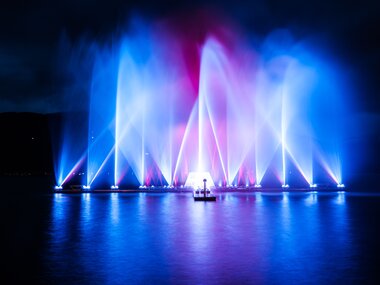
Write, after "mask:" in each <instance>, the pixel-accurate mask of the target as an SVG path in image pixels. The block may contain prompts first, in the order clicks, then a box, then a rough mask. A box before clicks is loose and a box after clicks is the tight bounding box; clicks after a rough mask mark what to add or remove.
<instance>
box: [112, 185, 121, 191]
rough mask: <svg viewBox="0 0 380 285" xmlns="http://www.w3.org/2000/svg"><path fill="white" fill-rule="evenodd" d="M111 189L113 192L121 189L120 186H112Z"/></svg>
mask: <svg viewBox="0 0 380 285" xmlns="http://www.w3.org/2000/svg"><path fill="white" fill-rule="evenodd" d="M111 189H112V190H117V189H119V186H117V185H112V186H111Z"/></svg>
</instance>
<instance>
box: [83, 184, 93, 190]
mask: <svg viewBox="0 0 380 285" xmlns="http://www.w3.org/2000/svg"><path fill="white" fill-rule="evenodd" d="M82 188H83V190H90V189H91V186H90V185H83V186H82Z"/></svg>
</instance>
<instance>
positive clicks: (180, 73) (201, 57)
mask: <svg viewBox="0 0 380 285" xmlns="http://www.w3.org/2000/svg"><path fill="white" fill-rule="evenodd" d="M284 39H285V42H287V44H285V45H284ZM191 44H193V45H194V46H199V44H200V43H199V42H196V41H194V42H193V43H190V45H191ZM186 45H189V42H188V41H187V42H184V41H183V40H182V39H180V38H177V37H176V35H175V33H173V34H171V33H170V30H169V29H168V30H167V31H165V33H164V35H163V34H162V32H161V31H160V32H158V31H156V30H154V29H147V27H145V26H144V25H141V27H140V26H139V27H138V28H137V29H135V30H134V31H133V32H129V33H126V34H123V35H122V36H120V37H119V38H117V39H114V38H113V39H112V45H110V46H103V47H97V48H94V49H93V64H92V65H91V67H92V72H91V76H90V78H91V79H90V82H89V83H88V86H89V87H88V89H87V91H86V92H87V95H88V100H89V104H88V105H89V108H88V121H86V122H85V123H84V122H83V121H82V122H81V124H83V125H85V126H86V127H88V132H87V133H86V134H84V135H83V136H82V137H80V138H79V137H78V136H76V139H75V140H74V139H69V137H70V136H73V133H74V132H73V131H72V128H64V129H62V130H63V131H64V133H63V134H62V136H63V137H65V138H66V139H65V140H62V141H61V144H58V145H57V146H56V149H59V151H57V158H56V160H57V163H56V165H57V166H56V173H57V187H65V186H66V185H69V184H72V183H73V182H71V181H72V180H75V179H76V180H77V181H78V180H80V183H81V184H82V185H84V186H85V187H86V189H87V190H90V189H94V188H104V187H108V188H109V187H111V188H112V189H113V190H118V189H119V187H124V188H125V187H141V188H146V187H151V186H153V185H154V186H156V187H166V188H167V187H170V188H173V187H181V186H182V187H183V185H185V186H194V185H197V183H201V182H199V181H198V182H194V181H193V180H194V177H198V176H199V179H198V180H200V181H202V180H203V179H204V178H206V179H207V180H208V181H209V185H215V186H216V187H231V188H234V187H248V188H250V187H252V188H260V187H261V186H262V185H263V186H267V187H277V188H281V186H282V187H283V188H287V187H289V186H291V187H312V188H315V187H316V186H317V185H318V184H321V183H322V184H323V183H324V184H328V183H330V184H334V185H335V186H336V185H343V184H342V173H341V172H342V171H341V157H340V153H339V140H340V132H341V126H340V125H339V123H340V122H339V117H340V115H341V112H342V109H343V107H342V105H343V100H342V98H341V97H340V96H341V93H340V90H339V87H340V86H339V81H338V80H335V81H334V78H337V76H336V71H335V69H334V67H333V65H332V64H328V63H326V62H325V61H323V59H321V58H319V57H318V56H317V55H313V54H312V53H311V52H309V51H308V48H307V45H303V44H302V43H297V42H295V41H293V40H291V36H290V35H289V33H288V32H287V31H280V32H278V31H277V32H275V33H273V34H271V35H270V36H268V37H267V38H266V39H265V40H263V43H262V44H261V45H260V46H259V47H254V46H252V45H250V44H248V43H247V41H244V40H239V39H229V41H228V44H226V40H225V39H221V38H219V37H218V36H217V35H213V34H212V33H210V34H209V35H208V36H207V37H205V39H204V40H203V41H202V42H201V45H200V49H199V52H198V53H197V56H196V57H194V56H190V55H188V54H186V51H187V50H188V46H186ZM185 46H186V48H185ZM189 58H191V59H192V60H195V61H197V64H195V66H197V67H198V69H197V70H195V72H194V68H189ZM78 76H80V75H78ZM71 120H73V119H72V118H71ZM63 124H65V122H63ZM78 124H80V123H79V122H77V124H76V125H78ZM71 125H72V126H74V125H75V124H71ZM78 140H81V142H80V143H79V142H78ZM76 145H78V148H77V149H75V148H76V147H75V146H76ZM79 145H85V149H84V150H80V148H79ZM72 149H75V152H72V153H71V155H69V154H68V153H67V151H68V150H72ZM74 153H75V155H74ZM68 157H69V158H68ZM78 173H82V174H83V175H82V176H81V177H78ZM189 174H190V175H189Z"/></svg>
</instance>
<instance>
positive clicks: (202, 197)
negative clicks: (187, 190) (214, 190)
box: [193, 179, 216, 201]
mask: <svg viewBox="0 0 380 285" xmlns="http://www.w3.org/2000/svg"><path fill="white" fill-rule="evenodd" d="M203 182H204V188H203V189H197V190H195V191H194V192H193V197H194V201H216V196H215V195H213V194H211V191H210V189H207V188H206V182H207V179H203Z"/></svg>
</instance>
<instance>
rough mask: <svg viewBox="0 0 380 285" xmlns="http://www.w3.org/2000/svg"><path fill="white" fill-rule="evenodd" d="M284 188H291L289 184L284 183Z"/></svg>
mask: <svg viewBox="0 0 380 285" xmlns="http://www.w3.org/2000/svg"><path fill="white" fill-rule="evenodd" d="M281 187H282V188H289V184H283V185H281Z"/></svg>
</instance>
